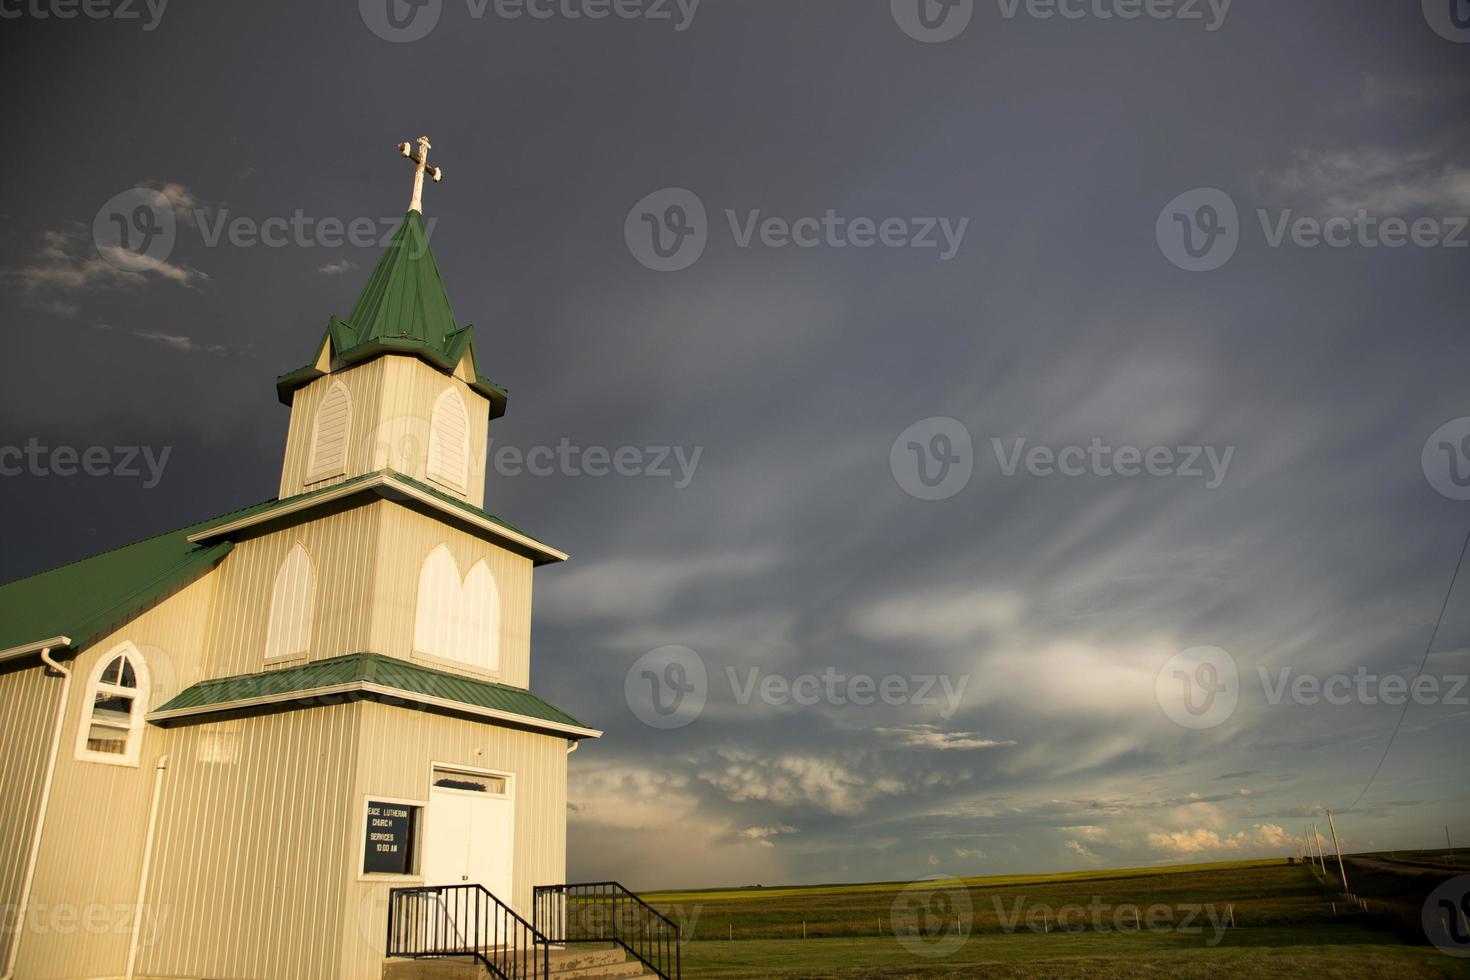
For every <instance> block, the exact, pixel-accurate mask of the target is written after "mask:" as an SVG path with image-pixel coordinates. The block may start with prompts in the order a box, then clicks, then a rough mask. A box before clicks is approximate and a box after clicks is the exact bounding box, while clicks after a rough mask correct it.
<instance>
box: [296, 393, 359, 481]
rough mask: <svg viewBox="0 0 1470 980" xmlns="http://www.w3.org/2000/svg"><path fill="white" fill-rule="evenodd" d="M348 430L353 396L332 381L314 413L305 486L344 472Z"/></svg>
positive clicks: (350, 421)
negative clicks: (314, 420)
mask: <svg viewBox="0 0 1470 980" xmlns="http://www.w3.org/2000/svg"><path fill="white" fill-rule="evenodd" d="M351 427H352V396H351V395H350V394H348V391H347V386H346V385H344V384H343V383H342V382H340V381H333V382H332V386H331V388H329V389H328V390H327V397H326V398H324V399H322V404H321V407H320V408H318V409H317V412H316V424H315V426H313V428H312V432H311V454H310V456H309V457H308V462H307V467H306V482H307V483H309V484H310V483H319V482H320V481H322V480H330V479H332V478H333V477H338V476H341V475H342V474H343V473H345V472H346V471H347V433H348V430H349V429H351Z"/></svg>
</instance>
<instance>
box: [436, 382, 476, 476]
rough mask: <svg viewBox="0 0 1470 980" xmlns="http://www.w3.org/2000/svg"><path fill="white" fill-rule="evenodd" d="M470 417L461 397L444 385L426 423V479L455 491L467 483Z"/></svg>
mask: <svg viewBox="0 0 1470 980" xmlns="http://www.w3.org/2000/svg"><path fill="white" fill-rule="evenodd" d="M469 455H470V421H469V416H468V414H467V413H466V412H465V407H464V399H463V398H461V397H460V395H459V392H458V391H456V390H455V389H454V388H446V389H445V391H444V393H443V394H442V395H440V396H439V400H438V401H436V402H435V403H434V417H433V419H432V420H431V421H430V423H429V479H430V480H432V481H434V482H435V483H439V484H442V485H443V486H446V487H448V488H449V489H451V490H454V491H455V492H456V493H464V492H465V490H466V488H467V487H468V486H469Z"/></svg>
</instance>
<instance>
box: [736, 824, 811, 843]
mask: <svg viewBox="0 0 1470 980" xmlns="http://www.w3.org/2000/svg"><path fill="white" fill-rule="evenodd" d="M794 833H797V829H796V828H795V827H788V826H786V825H785V824H782V825H781V826H779V827H746V828H745V829H744V830H742V831H740V832H739V833H737V834H736V835H735V836H736V837H739V838H740V839H741V840H748V841H754V842H755V843H756V844H759V845H760V846H761V847H775V846H776V844H775V842H774V841H772V840H771V838H773V837H779V836H781V835H782V834H794Z"/></svg>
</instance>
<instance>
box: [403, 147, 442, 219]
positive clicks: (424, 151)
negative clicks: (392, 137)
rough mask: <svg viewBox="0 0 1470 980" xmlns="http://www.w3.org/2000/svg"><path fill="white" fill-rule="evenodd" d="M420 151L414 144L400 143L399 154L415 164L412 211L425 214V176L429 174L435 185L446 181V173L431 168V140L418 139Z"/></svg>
mask: <svg viewBox="0 0 1470 980" xmlns="http://www.w3.org/2000/svg"><path fill="white" fill-rule="evenodd" d="M418 144H419V149H418V152H417V153H415V152H414V150H413V146H412V144H409V143H399V144H398V152H399V153H402V154H403V155H404V156H406V157H408V158H409V159H410V160H412V161H413V162H414V168H413V198H412V199H411V200H410V201H409V202H408V209H409V210H410V211H417V212H419V213H420V214H423V212H424V174H426V173H427V174H428V175H429V177H430V178H432V179H433V181H434V183H436V184H437V183H439V181H441V180H443V179H444V171H443V170H441V169H439V168H438V167H431V166H429V138H428V137H427V136H420V137H419V138H418Z"/></svg>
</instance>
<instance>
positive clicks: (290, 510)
mask: <svg viewBox="0 0 1470 980" xmlns="http://www.w3.org/2000/svg"><path fill="white" fill-rule="evenodd" d="M369 492H371V493H375V494H376V495H377V496H378V497H380V498H382V499H384V500H396V499H397V498H398V497H406V498H408V499H410V500H413V501H415V502H416V503H418V504H421V505H423V506H426V507H430V508H432V509H434V510H436V511H438V512H439V513H441V514H444V515H446V516H448V517H451V518H453V519H455V520H458V521H463V522H465V523H467V524H470V525H472V526H474V527H476V528H478V529H480V530H482V531H485V532H487V533H489V534H490V535H492V536H494V537H496V538H499V539H501V541H502V542H505V543H507V544H510V545H512V546H513V547H514V548H516V549H519V550H521V551H525V552H529V553H530V554H529V557H531V561H532V562H533V563H534V564H536V565H550V564H554V563H556V562H563V561H566V560H567V559H568V558H570V557H571V556H570V555H568V554H567V553H566V552H564V551H560V550H558V549H556V548H553V547H551V546H550V545H547V544H543V543H542V542H540V541H537V540H536V539H535V538H532V537H530V536H529V535H526V534H522V533H521V532H519V531H517V530H515V529H514V528H509V527H506V526H505V525H503V524H499V523H496V522H495V521H491V520H487V519H486V518H484V517H481V516H480V515H479V514H477V513H472V512H471V511H468V510H463V509H461V508H459V507H455V506H453V505H451V504H447V503H445V502H443V501H441V500H439V499H438V498H437V497H435V496H434V495H433V494H430V493H427V492H425V491H423V490H420V489H419V488H418V487H415V486H413V485H412V484H410V483H408V482H406V481H405V480H403V479H401V478H399V477H398V474H396V473H394V472H393V471H392V470H382V471H380V472H377V473H373V474H369V475H368V476H366V477H359V478H357V479H354V480H348V481H347V482H346V483H339V484H337V485H336V486H334V487H329V488H327V489H325V490H320V491H317V492H314V493H311V494H307V495H303V497H302V498H301V499H299V500H294V501H293V500H292V499H290V498H287V499H286V500H284V501H282V502H281V504H280V505H279V506H277V507H274V508H271V509H269V510H264V511H261V512H259V513H256V514H251V515H250V516H248V517H242V518H239V519H237V520H233V521H227V522H225V523H223V524H216V525H214V526H213V527H209V528H206V529H204V530H203V531H196V532H195V533H194V534H191V535H189V537H188V540H189V541H190V542H191V543H193V544H201V543H203V542H206V541H212V540H215V539H217V538H225V537H229V536H230V535H233V534H236V533H239V532H241V531H244V530H247V529H249V528H252V527H256V526H258V525H261V524H267V523H270V522H271V521H276V520H279V519H281V518H282V517H289V516H290V515H292V514H297V513H301V512H303V511H309V510H313V509H315V508H317V507H321V506H323V505H324V504H329V503H332V502H333V501H339V500H345V499H346V498H348V497H352V496H355V495H357V494H362V493H369Z"/></svg>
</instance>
